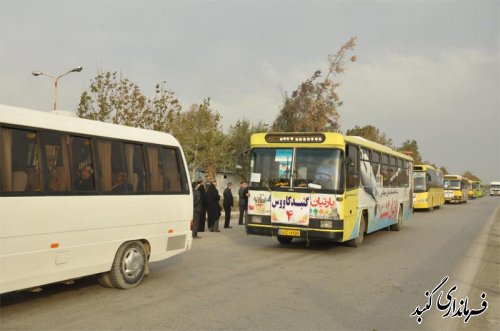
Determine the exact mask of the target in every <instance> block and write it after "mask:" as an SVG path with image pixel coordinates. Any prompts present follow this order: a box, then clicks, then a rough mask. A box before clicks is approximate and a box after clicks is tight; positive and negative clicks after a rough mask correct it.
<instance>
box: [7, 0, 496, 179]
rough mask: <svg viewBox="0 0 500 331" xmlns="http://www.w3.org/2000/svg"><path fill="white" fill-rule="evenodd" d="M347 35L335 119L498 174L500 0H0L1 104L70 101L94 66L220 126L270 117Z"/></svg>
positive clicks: (443, 160)
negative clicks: (196, 108) (171, 96)
mask: <svg viewBox="0 0 500 331" xmlns="http://www.w3.org/2000/svg"><path fill="white" fill-rule="evenodd" d="M351 37H357V46H356V48H355V50H354V52H353V53H352V54H355V55H356V56H357V58H358V60H357V61H356V62H354V63H350V64H349V66H348V69H347V71H346V72H345V73H343V74H341V75H339V76H337V77H336V80H338V81H339V82H340V83H341V85H340V86H339V88H338V89H337V92H338V94H339V96H340V98H341V99H342V101H343V105H342V107H340V109H339V111H340V116H341V129H342V130H343V131H344V132H345V131H347V130H348V129H350V128H353V127H354V126H355V125H359V126H364V125H368V124H371V125H374V126H376V127H377V128H379V130H380V131H381V132H385V133H386V135H387V136H388V137H389V138H392V140H393V142H394V143H395V144H396V145H397V146H399V145H401V144H402V143H403V142H404V141H405V140H407V139H415V140H416V141H417V142H418V146H419V150H420V153H421V154H422V156H423V159H424V160H427V161H430V162H433V163H436V164H438V165H440V166H445V167H446V168H447V169H448V171H449V172H450V173H455V174H461V173H463V172H464V171H466V170H469V171H471V172H472V173H474V174H476V175H477V176H479V177H480V178H481V179H482V180H483V181H485V182H490V181H493V180H500V97H499V95H500V46H499V45H500V1H498V0H497V1H444V0H442V1H238V0H236V1H130V0H129V1H102V0H100V1H90V0H87V1H71V0H69V1H23V0H16V1H4V0H0V103H2V104H8V105H13V106H19V107H26V108H33V109H39V110H44V111H50V110H51V109H52V106H53V94H54V86H53V81H52V80H51V79H49V78H47V77H43V76H38V77H34V76H32V75H31V72H32V71H42V72H44V73H47V74H50V75H54V76H57V75H60V74H62V73H65V72H66V71H68V70H70V69H72V68H75V67H77V66H83V68H84V69H83V71H81V72H79V73H71V74H69V75H67V76H64V77H62V78H61V79H60V80H59V84H58V109H65V110H75V109H76V107H77V105H78V102H79V97H80V95H81V93H82V92H83V91H85V90H86V89H87V88H88V86H89V85H90V82H91V80H92V79H93V78H94V77H95V76H96V75H97V73H98V72H100V71H117V72H120V73H121V74H122V76H123V77H126V78H128V79H129V80H131V81H133V82H135V83H137V84H138V85H139V86H140V88H141V90H142V92H143V93H144V94H146V95H148V96H152V95H153V93H154V86H155V85H156V84H157V83H159V82H165V83H164V84H165V86H166V87H167V88H169V89H171V90H172V91H174V93H175V95H176V96H177V97H178V98H179V100H180V102H181V104H182V106H183V109H187V108H188V107H189V106H190V105H192V104H199V103H201V102H202V101H203V99H205V98H207V97H210V98H211V105H212V108H213V109H214V110H216V111H217V112H218V113H220V114H221V115H222V122H221V125H222V127H223V129H224V130H225V131H227V129H228V128H229V127H230V126H231V125H232V124H234V123H235V122H236V121H237V120H243V119H246V120H249V121H250V122H251V123H254V124H257V123H258V122H259V121H263V122H267V123H272V122H273V121H274V119H275V118H276V116H277V115H278V113H279V110H280V107H281V106H282V104H283V95H284V93H286V92H288V93H291V92H292V91H293V90H294V89H295V88H296V87H297V86H298V85H299V84H300V83H301V82H302V81H304V80H305V79H307V78H308V77H310V76H311V75H312V74H313V72H314V71H315V70H317V69H320V70H322V71H323V72H325V71H326V70H327V64H328V62H327V58H328V55H329V54H332V53H335V52H336V51H337V50H338V49H339V48H340V47H341V46H342V45H343V44H344V43H345V42H346V41H348V40H349V38H351Z"/></svg>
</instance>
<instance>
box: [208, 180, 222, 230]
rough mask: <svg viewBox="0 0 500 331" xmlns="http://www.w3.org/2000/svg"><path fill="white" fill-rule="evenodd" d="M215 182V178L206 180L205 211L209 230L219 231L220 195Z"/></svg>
mask: <svg viewBox="0 0 500 331" xmlns="http://www.w3.org/2000/svg"><path fill="white" fill-rule="evenodd" d="M215 184H217V182H216V181H215V180H213V181H209V182H208V187H207V213H208V221H207V223H208V229H209V230H210V232H220V231H219V218H220V215H221V209H222V208H221V207H220V203H219V201H220V195H219V191H218V190H217V187H216V186H215Z"/></svg>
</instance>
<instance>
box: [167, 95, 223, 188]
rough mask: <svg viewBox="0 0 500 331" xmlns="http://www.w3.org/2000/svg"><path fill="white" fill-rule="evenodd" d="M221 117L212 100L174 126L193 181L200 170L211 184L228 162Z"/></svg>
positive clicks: (177, 119) (186, 115)
mask: <svg viewBox="0 0 500 331" xmlns="http://www.w3.org/2000/svg"><path fill="white" fill-rule="evenodd" d="M220 119H221V116H220V114H219V113H217V112H216V111H213V110H212V109H211V108H210V98H207V99H205V100H204V101H203V103H202V104H200V105H197V104H195V105H192V106H191V107H189V109H188V111H186V112H184V113H181V114H180V115H179V116H178V117H176V118H175V119H174V121H173V122H172V134H173V135H174V136H175V137H176V138H177V139H178V140H179V142H180V143H181V145H182V148H183V151H184V154H185V157H186V161H187V163H188V165H189V166H190V167H191V169H192V172H193V174H192V177H194V173H195V171H196V169H198V168H204V169H205V177H206V178H207V180H214V179H215V172H216V170H217V165H218V164H219V165H220V164H223V162H224V155H225V153H224V149H225V148H226V147H225V136H224V133H223V132H222V130H221V128H220V125H219V122H220Z"/></svg>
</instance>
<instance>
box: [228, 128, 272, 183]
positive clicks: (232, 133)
mask: <svg viewBox="0 0 500 331" xmlns="http://www.w3.org/2000/svg"><path fill="white" fill-rule="evenodd" d="M267 126H268V125H267V124H265V123H264V122H262V121H260V122H259V123H257V124H256V125H250V122H249V121H248V120H246V119H244V120H238V121H237V122H236V124H234V125H231V126H230V127H229V131H228V134H227V136H226V146H227V148H226V149H225V157H224V159H225V165H227V166H228V168H230V169H235V168H236V167H237V165H238V166H239V168H238V171H237V172H236V173H237V174H238V175H239V177H240V179H242V180H247V176H248V173H249V172H250V162H248V161H249V160H248V157H249V150H250V136H251V135H252V134H253V133H257V132H267Z"/></svg>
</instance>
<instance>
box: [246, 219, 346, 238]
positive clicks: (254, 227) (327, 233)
mask: <svg viewBox="0 0 500 331" xmlns="http://www.w3.org/2000/svg"><path fill="white" fill-rule="evenodd" d="M283 230H295V231H292V232H295V233H294V234H293V235H283V234H281V233H282V231H283ZM246 231H247V234H249V235H257V236H268V237H277V236H283V237H290V238H297V239H299V238H301V239H317V240H330V241H339V242H341V241H342V238H343V235H344V232H343V231H342V230H327V229H313V228H299V227H294V228H291V227H289V226H279V225H264V224H251V223H249V224H247V225H246ZM289 233H291V232H289Z"/></svg>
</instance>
